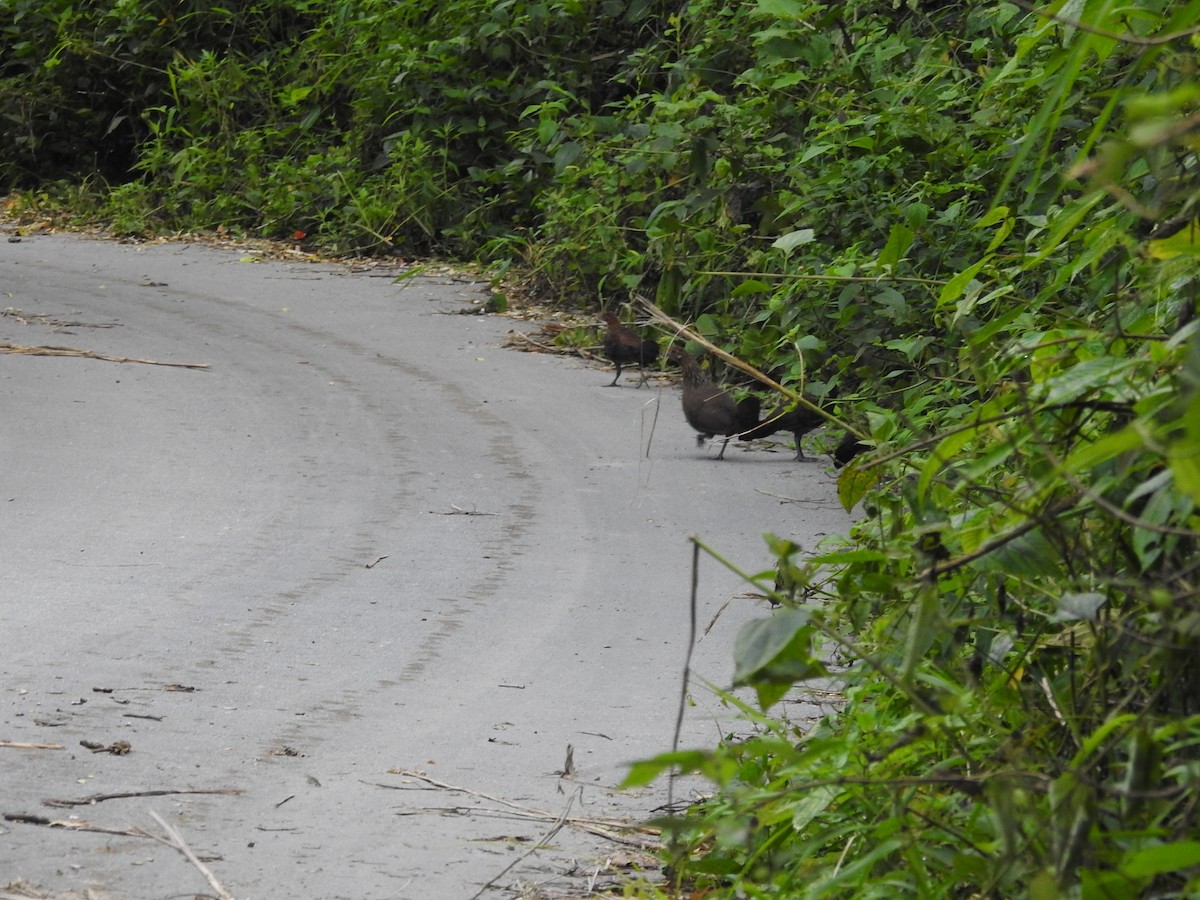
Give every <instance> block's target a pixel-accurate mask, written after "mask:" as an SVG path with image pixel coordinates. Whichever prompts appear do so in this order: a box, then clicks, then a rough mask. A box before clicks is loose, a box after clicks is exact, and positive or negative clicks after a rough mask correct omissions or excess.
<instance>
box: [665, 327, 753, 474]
mask: <svg viewBox="0 0 1200 900" xmlns="http://www.w3.org/2000/svg"><path fill="white" fill-rule="evenodd" d="M668 359H670V360H671V361H672V362H675V363H678V364H679V366H680V367H681V368H682V369H683V416H684V418H685V419H687V421H688V424H689V425H691V426H692V427H693V428H695V429H696V431H697V432H698V434H697V436H696V444H697V446H704V442H705V441H706V440H709V439H711V438H712V437H713V436H714V435H718V434H719V435H723V436H724V437H725V441H724V443H722V444H721V452H720V453H718V454H717V459H724V458H725V447H726V446H727V445H728V444H729V438H731V437H732V436H733V435H735V434H740V433H741V432H743V431H746V430H747V429H750V428H753V427H754V426H755V425H757V424H758V410H759V400H758V398H757V397H755V396H753V395H751V396H749V397H746V399H744V400H742V401H741V402H740V403H737V402H735V401H734V399H733V396H732V395H731V394H730V393H729V392H728V391H726V390H722V389H721V388H719V387H717V385H715V384H714V383H713V381H712V379H711V378H709V377H708V376H707V375H706V374H704V371H703V370H702V369H701V368H700V366H699V365H698V364H697V363H696V360H694V359H692V357H691V355H690V354H689V353H688V352H687V351H686V350H682V349H680V348H678V347H673V348H672V349H671V352H670V354H669V355H668Z"/></svg>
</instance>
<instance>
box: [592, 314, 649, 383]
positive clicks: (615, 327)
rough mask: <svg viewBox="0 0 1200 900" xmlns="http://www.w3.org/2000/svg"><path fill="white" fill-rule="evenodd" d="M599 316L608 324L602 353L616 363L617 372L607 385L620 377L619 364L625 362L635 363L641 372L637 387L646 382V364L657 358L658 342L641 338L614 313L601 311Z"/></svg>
mask: <svg viewBox="0 0 1200 900" xmlns="http://www.w3.org/2000/svg"><path fill="white" fill-rule="evenodd" d="M600 318H601V319H603V320H604V324H605V325H607V326H608V331H607V332H606V333H605V335H604V355H605V356H607V357H608V358H609V359H611V360H612V361H613V362H614V363H616V365H617V374H616V375H614V376H613V380H612V381H611V382H610V383H609V385H608V387H612V386H613V385H615V384H616V383H617V379H618V378H620V377H621V366H623V365H624V364H625V363H637V365H638V369H640V370H641V373H642V380H641V381H639V382H638V387H641V386H642V385H643V384H645V383H646V366H647V365H651V364H653V363H654V361H655V360H656V359H658V344H657V343H655V342H654V341H652V340H651V339H650V338H643V337H642V336H641V335H640V334H638V333H637V332H636V331H634V330H633V329H632V328H630V327H629V326H628V325H623V324H622V323H621V320H620V319H618V318H617V317H616V314H614V313H611V312H602V313H600Z"/></svg>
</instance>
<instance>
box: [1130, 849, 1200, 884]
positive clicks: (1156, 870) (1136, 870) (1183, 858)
mask: <svg viewBox="0 0 1200 900" xmlns="http://www.w3.org/2000/svg"><path fill="white" fill-rule="evenodd" d="M1193 866H1200V841H1177V842H1176V843H1173V844H1159V845H1157V846H1154V847H1147V848H1146V849H1144V850H1138V851H1137V852H1135V853H1132V854H1130V856H1129V857H1128V858H1127V859H1126V861H1125V863H1124V864H1123V865H1122V866H1121V870H1122V871H1123V872H1124V873H1125V874H1126V875H1128V876H1129V877H1131V878H1150V877H1153V876H1155V875H1164V874H1166V873H1167V872H1179V871H1181V870H1183V869H1190V868H1192V867H1193Z"/></svg>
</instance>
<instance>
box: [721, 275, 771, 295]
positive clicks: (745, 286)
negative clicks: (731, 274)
mask: <svg viewBox="0 0 1200 900" xmlns="http://www.w3.org/2000/svg"><path fill="white" fill-rule="evenodd" d="M773 290H775V286H774V285H771V284H767V282H765V281H759V280H758V279H755V278H747V279H746V280H745V281H743V282H742V283H741V284H739V285H738V286H737V287H735V288H734V289H733V290H732V291H731V292H730V294H729V296H731V297H745V296H746V295H747V294H765V293H768V292H770V291H773Z"/></svg>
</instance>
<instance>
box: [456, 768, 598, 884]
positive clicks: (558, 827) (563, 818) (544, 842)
mask: <svg viewBox="0 0 1200 900" xmlns="http://www.w3.org/2000/svg"><path fill="white" fill-rule="evenodd" d="M582 794H583V788H578V789H577V790H576V791H575V793H573V794H572V795H571V797H570V799H568V800H567V805H566V806H564V807H563V811H562V813H561V814H560V815H559V817H558V819H556V820H555V822H554V825H553V826H552V827H551V828H550V830H549V831H547V832H546V833H545V835H543V836H542V839H541V840H540V841H538V842H537V843H536V844H534V845H533V846H532V847H530V848H529V849H528V850H526V851H525V852H524V853H522V854H521V855H520V856H518V857H517V858H516V859H514V860H513V861H512V862H510V863H509V864H508V865H507V866H505V867H504V869H503V870H502V871H501V872H499V873H498V874H496V875H494V876H492V878H491V880H489V881H488V883H487V884H485V885H484V886H483V887H481V888H480V889H479V890H478V891H476V892H475V893H474V894H472V895H471V900H479V898H480V897H482V896H483V895H484V893H485V892H486V891H487V889H488V888H490V887H491V886H492V885H494V884H495V883H496V882H497V881H499V880H500V879H501V878H503V877H504V876H505V875H507V874H508V873H509V872H511V871H512V870H513V869H514V868H515V867H516V866H518V865H520V864H521V863H522V862H524V861H525V860H527V859H529V857H531V856H533V854H535V853H537V852H538V851H539V850H541V849H542V848H543V847H546V846H549V844H550V841H551V840H552V839H553V838H554V836H555V835H556V834H558V833H559V832H560V831H562V827H563V825H565V824H566V823H567V814H568V813H569V812H570V811H571V807H572V806H574V805H575V800H576V799H577V798H578V797H580V796H582Z"/></svg>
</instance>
